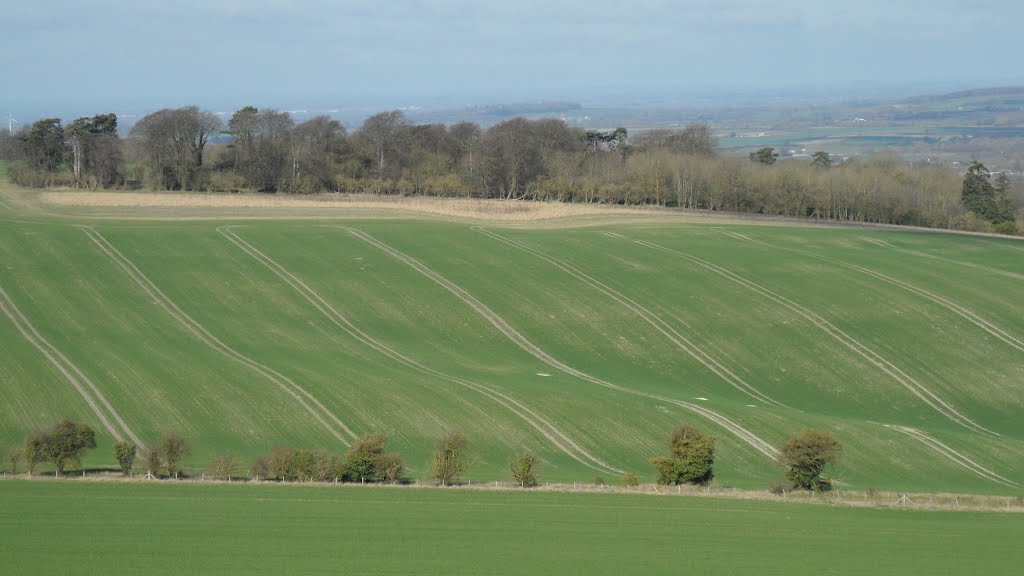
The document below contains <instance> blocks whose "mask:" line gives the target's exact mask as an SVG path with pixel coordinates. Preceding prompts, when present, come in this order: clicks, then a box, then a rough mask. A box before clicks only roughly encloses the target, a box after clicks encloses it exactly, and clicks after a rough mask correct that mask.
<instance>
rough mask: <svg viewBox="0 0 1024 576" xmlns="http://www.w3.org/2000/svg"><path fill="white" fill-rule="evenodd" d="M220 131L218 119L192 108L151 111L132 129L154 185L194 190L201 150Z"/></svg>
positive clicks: (199, 178) (198, 183)
mask: <svg viewBox="0 0 1024 576" xmlns="http://www.w3.org/2000/svg"><path fill="white" fill-rule="evenodd" d="M220 130H221V122H220V119H218V118H217V116H216V115H214V114H213V113H212V112H206V111H200V110H199V108H197V107H195V106H187V107H185V108H176V109H169V108H168V109H164V110H159V111H157V112H154V113H152V114H150V115H148V116H146V117H144V118H143V119H142V120H139V122H138V123H137V124H135V126H134V127H133V128H132V132H131V135H132V136H133V137H134V138H136V139H138V140H139V142H140V144H141V146H142V150H143V155H144V157H145V161H146V164H147V165H148V167H149V169H150V171H151V173H152V175H153V177H154V179H155V182H156V184H157V185H158V186H159V187H161V188H164V189H166V190H179V189H182V190H197V189H199V188H200V187H201V184H202V173H201V171H202V168H203V150H204V149H205V147H206V142H207V140H209V138H210V136H211V135H213V134H216V133H217V132H219V131H220Z"/></svg>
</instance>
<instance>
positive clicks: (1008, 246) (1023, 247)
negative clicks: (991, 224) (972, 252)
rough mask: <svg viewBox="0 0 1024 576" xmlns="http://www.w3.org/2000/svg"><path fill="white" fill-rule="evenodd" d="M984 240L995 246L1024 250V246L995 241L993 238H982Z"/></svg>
mask: <svg viewBox="0 0 1024 576" xmlns="http://www.w3.org/2000/svg"><path fill="white" fill-rule="evenodd" d="M982 242H984V243H985V244H991V245H993V246H1000V247H1002V248H1009V249H1010V250H1021V251H1024V246H1010V245H1009V244H1005V243H1002V242H993V241H991V240H982Z"/></svg>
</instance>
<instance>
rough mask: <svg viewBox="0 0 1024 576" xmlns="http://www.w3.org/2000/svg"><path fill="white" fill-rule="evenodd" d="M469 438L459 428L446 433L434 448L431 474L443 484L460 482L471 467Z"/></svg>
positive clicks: (448, 484)
mask: <svg viewBox="0 0 1024 576" xmlns="http://www.w3.org/2000/svg"><path fill="white" fill-rule="evenodd" d="M468 449H469V440H468V439H467V438H466V435H465V434H463V433H462V432H459V431H458V430H452V431H450V432H448V433H446V434H445V435H444V436H443V437H442V438H441V439H440V440H439V441H438V442H437V447H436V448H435V449H434V461H433V464H432V465H431V476H433V478H434V479H435V480H437V483H438V484H440V485H442V486H450V485H452V484H458V483H459V482H460V481H461V480H462V475H463V474H465V473H466V468H468V467H469V454H468Z"/></svg>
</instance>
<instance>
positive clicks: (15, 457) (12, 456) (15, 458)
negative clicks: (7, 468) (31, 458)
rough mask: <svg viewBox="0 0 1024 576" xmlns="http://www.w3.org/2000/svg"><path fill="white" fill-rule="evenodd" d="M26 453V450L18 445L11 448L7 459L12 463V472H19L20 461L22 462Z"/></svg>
mask: <svg viewBox="0 0 1024 576" xmlns="http://www.w3.org/2000/svg"><path fill="white" fill-rule="evenodd" d="M24 454H25V450H24V449H23V448H21V447H18V446H15V447H14V448H11V451H10V452H8V453H7V461H8V462H10V463H11V474H17V473H18V462H21V459H22V457H23V456H24Z"/></svg>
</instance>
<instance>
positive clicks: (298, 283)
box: [217, 226, 623, 474]
mask: <svg viewBox="0 0 1024 576" xmlns="http://www.w3.org/2000/svg"><path fill="white" fill-rule="evenodd" d="M217 231H218V232H220V234H221V235H222V236H224V237H225V238H226V239H228V240H229V241H231V242H232V243H233V244H234V245H235V246H237V247H238V248H240V249H241V250H242V251H243V252H245V253H246V254H248V255H249V256H250V257H252V258H253V259H254V260H256V261H257V262H259V263H260V264H262V265H263V266H264V267H265V268H267V269H269V270H270V271H271V272H273V273H274V274H276V275H277V276H278V277H279V278H281V279H282V280H284V281H285V282H286V283H287V284H288V285H289V286H291V287H292V288H293V289H294V290H295V291H296V292H298V293H299V294H300V295H301V296H302V297H303V298H305V300H306V301H307V302H309V303H310V304H311V305H312V306H313V307H314V308H316V309H317V310H318V311H319V312H320V313H321V314H322V315H323V316H324V317H325V318H327V319H328V320H329V321H330V322H331V323H332V324H334V325H335V326H337V327H338V328H340V329H341V330H342V331H344V332H345V333H347V334H348V335H349V336H351V337H352V338H355V339H356V340H357V341H359V342H360V343H362V344H364V345H366V346H368V347H370V348H372V349H373V350H376V351H377V352H379V353H380V354H383V355H384V356H386V357H388V358H390V359H392V360H394V361H395V362H398V363H399V364H402V365H404V366H406V367H408V368H412V369H413V370H416V371H418V372H420V373H422V374H427V375H429V376H433V377H436V378H440V379H442V380H445V381H447V382H451V383H453V384H457V385H459V386H463V387H465V388H468V389H470V390H473V391H476V392H478V393H480V394H483V395H484V396H486V397H487V398H489V399H490V400H492V401H494V402H496V403H497V404H499V405H500V406H502V407H504V408H505V409H506V410H508V411H509V412H511V413H512V414H514V415H516V416H517V417H518V418H520V419H521V420H523V421H524V422H526V423H527V424H529V425H530V426H531V427H532V428H533V429H534V430H536V431H537V432H538V433H539V434H540V435H541V436H543V437H544V438H545V439H547V440H548V441H549V442H551V444H552V445H554V446H555V447H556V448H558V449H559V450H561V451H562V452H563V453H564V454H565V455H567V456H569V457H570V458H572V459H573V460H575V461H577V462H579V463H580V464H583V465H584V466H587V467H588V468H591V469H592V470H596V471H598V472H603V473H614V474H622V473H623V471H622V470H619V469H618V468H615V467H613V466H611V465H609V464H608V463H607V462H605V461H603V460H601V459H600V458H598V457H596V456H594V455H593V454H590V453H589V452H587V451H586V450H585V449H583V448H582V447H580V446H579V445H578V444H577V443H576V442H575V441H574V440H572V439H571V438H570V437H569V436H568V435H566V434H565V433H564V432H562V431H561V430H559V429H558V428H557V427H556V426H555V425H554V424H552V423H550V422H549V421H548V420H546V419H545V418H544V417H543V416H540V415H539V414H537V413H536V412H535V411H534V410H533V409H531V408H529V407H528V406H526V405H525V404H523V403H522V402H519V401H517V400H515V399H513V398H511V397H509V396H507V395H505V394H502V393H501V392H499V391H497V390H495V389H493V388H490V387H488V386H485V385H483V384H479V383H477V382H472V381H470V380H465V379H462V378H458V377H455V376H451V375H449V374H445V373H444V372H440V371H438V370H435V369H433V368H430V367H428V366H425V365H423V364H421V363H419V362H417V361H416V360H413V359H412V358H409V357H408V356H405V355H403V354H401V353H400V352H398V351H396V350H394V349H393V348H391V347H389V346H387V345H386V344H384V343H382V342H380V341H379V340H377V339H375V338H373V337H372V336H370V335H369V334H367V333H366V332H363V331H362V330H361V329H360V328H359V327H358V326H356V325H355V324H353V323H352V322H351V321H350V320H349V319H348V318H346V317H345V316H344V315H342V314H341V313H340V312H338V310H337V309H335V308H334V307H333V306H331V305H330V304H329V303H328V302H327V301H326V300H325V299H324V298H323V297H322V296H320V294H319V293H317V292H316V291H315V290H313V289H312V288H310V287H309V286H308V285H307V284H306V283H305V282H303V281H302V280H301V279H299V278H298V277H297V276H295V275H294V274H292V273H291V272H289V271H288V270H287V269H286V268H285V267H284V266H281V265H280V264H278V263H277V262H276V261H274V260H273V259H272V258H270V257H269V256H267V255H266V254H264V253H263V252H261V251H260V250H259V249H258V248H256V247H255V246H253V245H252V244H250V243H249V242H247V241H246V240H244V239H243V238H242V237H240V236H238V235H237V234H235V233H234V232H233V231H231V227H230V226H224V227H221V228H218V229H217Z"/></svg>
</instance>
